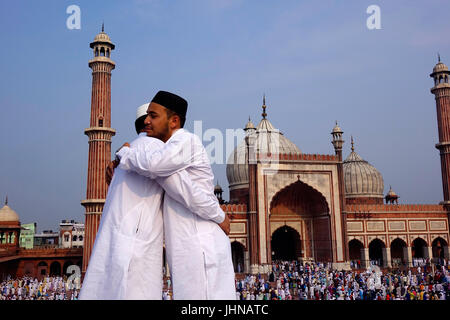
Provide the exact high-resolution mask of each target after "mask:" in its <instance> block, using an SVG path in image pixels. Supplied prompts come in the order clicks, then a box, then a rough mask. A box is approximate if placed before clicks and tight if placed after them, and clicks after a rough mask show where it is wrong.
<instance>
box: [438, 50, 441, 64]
mask: <svg viewBox="0 0 450 320" xmlns="http://www.w3.org/2000/svg"><path fill="white" fill-rule="evenodd" d="M438 62H441V55H440V54H439V52H438Z"/></svg>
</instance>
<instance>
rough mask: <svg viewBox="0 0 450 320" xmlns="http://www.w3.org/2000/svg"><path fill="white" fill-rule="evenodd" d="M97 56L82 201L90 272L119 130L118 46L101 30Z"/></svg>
mask: <svg viewBox="0 0 450 320" xmlns="http://www.w3.org/2000/svg"><path fill="white" fill-rule="evenodd" d="M90 47H91V48H92V49H93V54H94V57H93V59H92V60H89V67H90V68H91V69H92V99H91V119H90V127H89V128H87V129H86V130H84V133H85V134H86V135H87V136H88V137H89V160H88V177H87V191H86V199H85V200H83V201H81V204H82V205H83V206H84V207H85V209H86V213H85V216H86V219H85V237H84V247H83V267H82V273H83V275H84V273H85V272H86V269H87V266H88V263H89V258H90V256H91V252H92V247H93V246H94V241H95V236H96V234H97V230H98V227H99V224H100V218H101V215H102V212H103V205H104V204H105V199H106V194H107V191H108V185H107V184H106V182H105V169H106V166H107V165H108V163H109V162H110V161H111V138H112V136H114V135H115V133H116V131H115V130H114V129H112V128H111V71H112V70H113V69H114V68H115V63H114V62H113V61H112V60H111V51H112V50H114V48H115V46H114V44H113V43H112V42H111V39H110V38H109V36H108V35H107V34H106V33H105V32H104V27H103V26H102V32H100V33H99V34H98V35H97V36H96V37H95V39H94V42H92V43H91V44H90Z"/></svg>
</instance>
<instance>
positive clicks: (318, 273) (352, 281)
mask: <svg viewBox="0 0 450 320" xmlns="http://www.w3.org/2000/svg"><path fill="white" fill-rule="evenodd" d="M271 269H272V270H271V271H270V272H269V273H268V274H267V275H261V274H258V275H246V276H245V277H244V278H243V279H240V280H236V298H237V299H238V300H292V299H294V300H450V272H449V271H450V265H445V266H441V265H436V266H434V267H431V266H430V265H426V266H423V267H421V266H419V267H417V268H410V269H407V270H404V271H400V270H397V271H391V272H385V273H383V272H382V271H381V270H380V269H379V268H378V267H376V266H375V267H370V268H367V269H366V270H365V271H363V272H360V271H349V270H347V271H344V270H341V271H339V270H336V269H333V268H332V266H331V264H322V263H300V262H297V261H277V262H274V263H273V264H272V268H271Z"/></svg>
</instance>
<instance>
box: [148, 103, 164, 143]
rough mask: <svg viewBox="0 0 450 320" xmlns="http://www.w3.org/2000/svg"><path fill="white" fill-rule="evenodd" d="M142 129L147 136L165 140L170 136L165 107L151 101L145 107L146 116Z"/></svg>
mask: <svg viewBox="0 0 450 320" xmlns="http://www.w3.org/2000/svg"><path fill="white" fill-rule="evenodd" d="M144 124H145V127H144V131H145V132H146V133H147V136H149V137H153V138H157V139H160V140H162V141H163V142H166V141H167V140H168V139H169V138H170V130H169V119H168V118H167V112H166V108H165V107H163V106H162V105H160V104H158V103H155V102H152V103H150V105H149V106H148V109H147V118H145V121H144Z"/></svg>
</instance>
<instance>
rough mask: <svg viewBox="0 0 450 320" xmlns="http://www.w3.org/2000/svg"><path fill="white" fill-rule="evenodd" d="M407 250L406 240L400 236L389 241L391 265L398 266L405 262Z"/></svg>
mask: <svg viewBox="0 0 450 320" xmlns="http://www.w3.org/2000/svg"><path fill="white" fill-rule="evenodd" d="M406 250H407V246H406V242H405V241H404V240H402V239H400V238H397V239H395V240H394V241H392V242H391V261H392V267H394V268H395V267H400V266H403V265H405V264H406V254H405V251H406Z"/></svg>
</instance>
